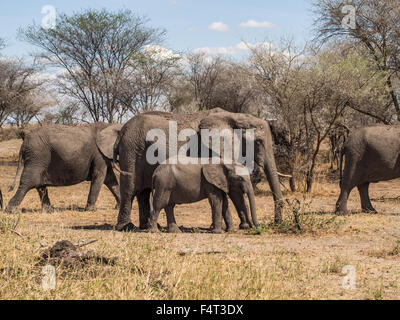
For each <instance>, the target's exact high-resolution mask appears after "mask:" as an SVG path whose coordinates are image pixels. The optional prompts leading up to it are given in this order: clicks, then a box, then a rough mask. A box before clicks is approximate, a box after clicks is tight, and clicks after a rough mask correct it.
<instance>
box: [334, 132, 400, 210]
mask: <svg viewBox="0 0 400 320" xmlns="http://www.w3.org/2000/svg"><path fill="white" fill-rule="evenodd" d="M343 157H345V162H346V163H345V167H344V171H343V170H342V167H343ZM399 177H400V126H398V125H397V126H385V125H377V126H371V127H363V128H359V129H356V130H353V131H352V132H351V133H350V135H349V137H348V139H347V141H346V143H345V144H344V147H343V150H342V152H341V159H340V196H339V199H338V201H337V203H336V211H337V212H338V213H346V212H347V200H348V198H349V195H350V192H351V191H352V190H353V189H354V188H355V187H357V188H358V191H359V194H360V199H361V207H362V210H363V211H364V212H375V213H376V210H375V208H374V207H373V206H372V204H371V200H370V197H369V185H370V184H371V183H376V182H379V181H387V180H392V179H396V178H399Z"/></svg>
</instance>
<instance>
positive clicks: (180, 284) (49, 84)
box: [0, 0, 400, 299]
mask: <svg viewBox="0 0 400 320" xmlns="http://www.w3.org/2000/svg"><path fill="white" fill-rule="evenodd" d="M348 3H349V4H352V5H354V7H355V8H356V13H357V14H356V21H355V22H356V25H355V28H344V27H343V25H342V22H343V18H344V16H345V13H343V11H342V7H343V5H344V4H343V3H342V1H340V0H315V1H313V10H314V11H313V15H314V17H315V24H314V31H315V32H314V36H315V37H314V38H313V39H310V41H309V42H308V43H306V44H299V43H296V41H294V40H293V39H292V38H291V37H290V36H288V37H286V38H284V39H281V40H277V41H272V40H270V39H269V40H268V39H266V40H265V41H264V42H262V43H259V44H252V43H248V42H246V41H243V42H242V43H241V45H242V46H244V47H245V48H246V51H247V52H248V54H247V56H245V57H242V58H241V59H233V58H231V57H227V56H215V55H214V56H210V55H207V54H206V53H204V52H199V51H196V52H192V53H187V54H186V53H182V52H174V51H173V50H171V49H166V48H165V47H163V44H164V42H165V40H166V39H167V34H166V32H165V30H163V29H162V28H158V27H151V26H150V22H149V21H147V20H146V19H145V18H143V17H142V16H140V15H137V14H136V13H133V12H131V11H128V10H121V11H118V12H110V11H107V10H105V9H103V10H95V9H90V10H85V11H81V12H78V13H74V14H72V15H66V14H60V15H58V17H57V24H56V27H55V28H54V29H44V28H42V27H40V26H38V25H35V24H33V25H30V26H28V27H21V29H20V30H19V37H20V39H21V40H23V41H27V42H28V43H30V44H32V45H34V46H35V47H36V48H37V51H36V53H35V56H34V57H32V59H29V60H27V59H22V58H21V57H19V58H18V57H5V56H0V126H1V129H0V139H1V140H2V142H1V143H0V160H1V161H2V162H7V163H8V162H14V161H16V160H17V156H18V151H19V146H20V144H21V137H22V136H23V135H24V134H25V133H26V132H28V131H29V130H31V129H32V128H34V127H36V126H41V125H44V124H46V123H58V124H68V125H80V124H83V123H90V122H97V121H104V122H110V123H114V122H125V121H126V120H128V119H129V118H131V117H132V116H134V115H136V114H139V113H141V112H146V111H152V110H163V111H169V112H174V113H192V112H196V111H199V110H205V109H212V108H216V107H220V108H223V109H226V110H228V111H231V112H240V113H250V114H253V115H255V116H257V117H260V118H263V119H267V120H271V124H272V129H273V131H274V130H277V132H278V134H277V135H275V137H277V138H280V139H282V141H285V143H287V146H286V148H283V149H282V150H283V151H282V152H280V151H281V150H280V149H279V147H278V145H279V141H275V143H276V145H277V150H276V159H277V164H278V167H279V170H280V171H281V172H282V173H286V174H288V175H290V176H291V178H290V180H288V181H282V188H283V190H284V191H285V198H286V204H285V212H284V221H283V223H282V224H279V225H276V224H274V223H272V221H273V201H272V197H271V196H270V191H269V188H268V186H267V184H266V183H265V181H263V182H261V183H260V184H259V185H258V186H257V189H256V192H257V205H258V208H259V209H258V215H259V220H260V221H261V224H260V226H259V227H258V228H255V229H252V230H250V231H240V232H238V233H236V234H225V235H212V234H209V233H208V232H207V230H208V227H209V225H210V209H209V205H208V203H207V202H201V203H198V204H195V205H183V206H179V207H178V208H177V210H176V215H177V220H178V224H179V225H181V226H184V230H185V232H184V233H183V234H181V235H170V234H165V233H162V234H157V235H154V234H148V233H144V232H132V233H119V232H116V231H114V230H113V225H114V224H115V220H116V216H117V213H118V211H117V210H116V209H115V208H114V207H115V203H114V199H113V198H112V195H111V194H110V193H109V192H108V191H107V190H105V189H104V187H103V189H104V190H102V191H101V194H100V198H99V201H98V205H97V206H98V210H97V211H96V212H92V213H87V212H82V208H83V207H84V203H85V201H86V199H85V195H87V193H88V192H87V189H88V188H89V186H88V184H86V183H83V184H80V185H77V186H72V187H65V188H64V187H63V188H51V189H50V193H51V195H50V197H51V199H52V204H53V206H54V207H55V210H54V212H53V213H51V214H49V213H43V212H41V210H40V202H39V200H38V197H37V194H36V192H34V191H31V192H29V193H28V195H27V197H26V198H25V199H24V201H23V203H22V204H21V208H23V209H21V212H20V213H17V214H14V215H0V216H1V217H0V298H1V299H65V298H72V299H324V298H326V299H393V298H399V297H400V289H399V278H400V272H399V268H398V262H399V252H400V249H399V248H400V244H399V228H400V215H399V212H398V204H399V195H400V188H399V187H398V183H397V182H398V181H393V182H384V183H379V184H377V185H374V186H373V187H372V190H371V194H372V195H373V199H372V201H373V202H374V205H375V207H376V208H377V209H378V211H379V214H377V215H372V214H361V213H360V208H359V199H358V195H357V194H356V193H355V192H354V193H353V194H352V195H351V198H350V202H349V209H350V211H351V214H350V215H347V216H337V215H335V214H334V213H333V212H334V209H335V208H334V206H335V201H336V200H337V197H338V194H339V181H338V178H339V173H338V167H339V162H338V159H339V157H338V155H339V151H340V149H341V147H342V145H343V142H344V141H345V139H346V136H347V134H348V133H349V131H350V130H351V129H352V128H357V127H360V126H364V125H371V124H397V123H398V119H399V116H400V106H399V105H400V97H399V92H400V91H399V89H400V83H399V76H400V73H399V72H400V24H399V21H400V3H399V2H398V1H396V0H363V1H361V0H352V1H348ZM6 45H7V44H6V43H5V42H4V41H2V40H1V39H0V49H2V48H3V47H4V46H6ZM0 54H1V51H0ZM274 128H275V129H274ZM14 174H15V168H14V167H12V166H7V165H6V166H2V167H1V169H0V176H1V179H0V188H1V189H2V190H3V195H4V201H5V202H7V201H8V200H9V199H10V197H11V194H9V193H7V192H6V190H7V186H8V185H9V184H10V183H11V182H12V179H13V176H14ZM65 193H67V194H68V197H65ZM63 194H64V195H63ZM137 212H138V208H137V205H136V204H135V206H134V208H133V215H132V216H133V218H134V219H138V215H137ZM163 219H164V220H163ZM135 224H136V225H137V224H138V223H137V221H136V222H135ZM160 224H161V226H165V225H166V221H165V217H164V216H162V219H160ZM59 240H70V241H71V242H72V243H75V244H77V243H79V241H89V242H90V240H96V242H94V243H91V244H88V245H87V248H89V249H92V250H94V251H95V252H96V253H98V254H101V255H102V256H105V257H110V258H113V257H116V258H118V259H117V260H116V262H115V264H112V265H111V264H110V265H108V264H102V263H99V262H98V261H89V262H87V263H85V264H83V265H82V264H81V263H77V264H76V265H72V266H64V265H62V264H56V274H57V287H56V289H55V290H49V291H46V290H44V289H43V287H42V286H41V281H42V278H43V274H42V273H41V272H42V266H41V265H40V264H39V260H40V259H39V258H40V255H41V252H42V251H43V250H44V249H45V248H48V247H50V246H52V245H53V244H54V243H55V242H57V241H59ZM345 266H352V267H354V268H355V270H356V286H355V287H354V288H353V289H346V286H343V279H344V277H345V274H343V273H342V270H343V267H345Z"/></svg>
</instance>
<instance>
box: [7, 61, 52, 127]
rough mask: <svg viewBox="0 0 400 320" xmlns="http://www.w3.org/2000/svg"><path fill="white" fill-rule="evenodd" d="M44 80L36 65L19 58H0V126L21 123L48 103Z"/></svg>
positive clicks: (20, 124) (34, 115)
mask: <svg viewBox="0 0 400 320" xmlns="http://www.w3.org/2000/svg"><path fill="white" fill-rule="evenodd" d="M45 83H46V80H45V79H43V78H41V77H40V75H39V69H38V68H37V67H36V66H35V65H32V66H27V65H25V64H24V62H23V61H21V60H13V59H6V58H4V59H2V60H0V125H2V124H3V123H4V122H6V121H8V122H11V123H13V124H16V125H18V126H23V125H25V124H27V123H28V122H29V121H31V120H32V119H33V118H34V117H36V116H37V115H38V114H39V112H40V111H41V110H42V109H43V108H45V107H48V106H50V105H51V102H50V100H49V99H47V98H45V97H46V96H47V92H45V89H44V84H45Z"/></svg>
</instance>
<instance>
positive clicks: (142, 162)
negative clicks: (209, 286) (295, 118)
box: [113, 108, 283, 231]
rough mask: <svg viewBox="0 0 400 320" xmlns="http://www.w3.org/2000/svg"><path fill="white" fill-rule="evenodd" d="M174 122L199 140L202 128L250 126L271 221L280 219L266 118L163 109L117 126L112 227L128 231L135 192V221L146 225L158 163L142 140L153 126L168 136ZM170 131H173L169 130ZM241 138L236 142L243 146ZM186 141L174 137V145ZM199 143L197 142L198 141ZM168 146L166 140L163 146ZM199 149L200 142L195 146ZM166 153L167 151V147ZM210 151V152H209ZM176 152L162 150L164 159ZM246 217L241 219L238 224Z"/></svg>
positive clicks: (279, 196) (280, 200)
mask: <svg viewBox="0 0 400 320" xmlns="http://www.w3.org/2000/svg"><path fill="white" fill-rule="evenodd" d="M171 121H173V122H175V123H176V125H177V130H178V131H177V132H182V131H181V130H183V129H186V130H188V129H190V130H191V131H192V133H193V135H192V136H190V137H189V139H191V138H192V137H194V138H196V137H197V138H199V139H197V141H203V132H204V131H203V130H204V129H219V130H223V129H229V130H233V129H244V130H247V129H253V130H254V138H253V140H254V168H255V170H257V169H259V168H262V169H263V170H264V172H265V174H266V176H267V179H268V182H269V185H270V188H271V191H272V194H273V198H274V203H275V221H276V222H277V223H278V222H280V221H281V219H282V208H283V196H282V191H281V189H280V183H279V178H278V173H277V169H276V163H275V158H274V153H273V142H272V136H271V131H270V127H269V124H268V122H267V121H265V120H261V119H259V118H256V117H254V116H252V115H248V114H236V113H231V112H227V111H224V110H223V109H219V108H217V109H212V110H205V111H200V112H197V113H193V114H171V113H167V112H153V113H142V114H140V115H137V116H136V117H134V118H132V119H131V120H129V121H128V122H127V123H126V124H125V125H124V127H123V128H122V129H121V131H120V133H119V135H118V138H117V141H116V142H115V145H114V159H113V161H114V163H117V161H119V168H118V169H119V171H120V172H121V173H122V174H121V176H120V187H121V206H120V210H119V214H118V221H117V225H116V230H118V231H129V230H132V229H133V228H134V227H135V226H134V225H133V224H132V222H131V208H132V201H133V199H134V198H135V196H136V197H137V199H138V204H139V223H140V226H139V227H140V228H141V229H147V228H148V227H149V215H150V200H149V199H150V192H151V182H152V175H153V172H154V170H155V169H156V168H157V166H158V165H159V163H160V162H158V163H154V164H153V163H149V161H148V160H147V158H146V155H147V152H148V150H149V149H150V148H151V146H152V144H151V143H150V142H149V141H146V140H147V139H146V137H147V135H148V133H149V132H151V131H152V130H153V129H156V130H158V131H162V132H164V133H165V135H166V136H170V132H169V130H170V125H169V124H170V123H171ZM172 135H173V134H172ZM244 141H245V140H244V139H243V137H242V141H239V144H241V145H242V146H244V144H245V142H244ZM185 143H186V141H177V143H176V145H175V146H177V147H178V148H179V147H181V146H182V145H184V144H185ZM199 144H201V143H200V142H199ZM170 147H171V144H170V141H169V140H168V139H167V140H166V149H167V150H169V148H170ZM198 149H199V151H200V149H201V148H200V146H199V148H198ZM168 153H169V151H168ZM210 154H212V153H211V152H210ZM172 156H176V154H172V155H169V154H166V157H165V159H168V158H170V157H172ZM245 223H246V221H244V220H241V224H242V225H243V224H245Z"/></svg>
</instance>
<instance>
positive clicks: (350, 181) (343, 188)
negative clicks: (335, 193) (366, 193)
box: [336, 156, 358, 214]
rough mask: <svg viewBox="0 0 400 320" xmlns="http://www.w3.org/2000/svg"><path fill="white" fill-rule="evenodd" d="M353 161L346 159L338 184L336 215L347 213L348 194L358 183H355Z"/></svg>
mask: <svg viewBox="0 0 400 320" xmlns="http://www.w3.org/2000/svg"><path fill="white" fill-rule="evenodd" d="M354 162H355V160H354V159H352V158H350V156H349V157H346V163H345V168H344V173H343V178H342V181H341V182H340V196H339V199H338V201H337V202H336V213H339V214H346V213H347V201H348V199H349V196H350V193H351V191H352V190H353V188H354V187H355V186H357V185H358V183H355V181H354V180H355V179H354V176H355V173H356V167H355V165H353V163H354Z"/></svg>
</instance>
